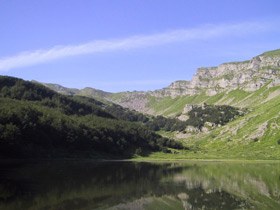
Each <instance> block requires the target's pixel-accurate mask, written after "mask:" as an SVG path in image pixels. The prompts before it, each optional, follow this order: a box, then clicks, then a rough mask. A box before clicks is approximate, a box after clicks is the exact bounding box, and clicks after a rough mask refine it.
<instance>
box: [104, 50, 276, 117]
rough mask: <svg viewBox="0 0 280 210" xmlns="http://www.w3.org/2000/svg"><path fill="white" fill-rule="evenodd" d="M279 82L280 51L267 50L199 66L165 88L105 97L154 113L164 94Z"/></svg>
mask: <svg viewBox="0 0 280 210" xmlns="http://www.w3.org/2000/svg"><path fill="white" fill-rule="evenodd" d="M278 85H280V50H274V51H269V52H266V53H263V54H261V55H258V56H256V57H253V58H252V59H251V60H247V61H243V62H229V63H223V64H221V65H219V66H217V67H202V68H198V69H197V72H196V74H195V75H194V76H193V78H192V80H190V81H187V80H179V81H175V82H173V83H171V84H170V85H169V86H168V87H166V88H163V89H159V90H155V91H148V92H137V91H134V92H124V93H117V94H112V95H110V97H108V98H107V99H109V100H111V101H113V102H115V103H118V104H119V105H122V106H124V107H127V108H130V109H135V110H137V111H140V112H144V113H149V114H162V113H159V112H156V110H155V109H154V107H153V105H154V104H155V103H154V102H155V101H159V100H162V99H164V98H166V97H171V98H173V99H174V98H178V97H183V96H195V95H205V96H215V95H217V94H220V93H225V94H226V93H229V92H231V91H234V90H242V91H245V92H248V93H250V92H254V91H256V90H259V89H260V88H262V87H264V86H267V88H270V87H274V86H278Z"/></svg>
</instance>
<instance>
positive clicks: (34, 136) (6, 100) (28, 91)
mask: <svg viewBox="0 0 280 210" xmlns="http://www.w3.org/2000/svg"><path fill="white" fill-rule="evenodd" d="M0 107H1V109H0V156H2V157H27V158H28V157H47V158H52V157H89V158H90V157H103V158H129V157H131V156H133V155H134V154H138V155H146V154H148V153H149V152H152V151H161V150H162V151H168V148H176V149H183V146H182V144H181V143H179V142H176V141H174V140H172V139H168V138H164V137H162V136H160V135H158V134H156V133H155V132H154V131H152V130H151V129H148V128H147V126H145V124H144V123H143V122H145V121H146V120H148V118H147V117H145V116H143V115H142V114H134V112H130V111H128V110H125V109H122V108H120V107H119V106H117V105H112V104H104V103H101V102H99V101H96V100H94V99H89V98H85V97H72V96H64V95H60V94H58V93H56V92H54V91H52V90H50V89H48V88H46V87H44V86H43V85H40V84H35V83H32V82H28V81H24V80H21V79H17V78H13V77H5V76H1V77H0ZM114 107H118V109H119V110H118V111H117V108H116V109H115V108H114ZM140 118H141V119H140Z"/></svg>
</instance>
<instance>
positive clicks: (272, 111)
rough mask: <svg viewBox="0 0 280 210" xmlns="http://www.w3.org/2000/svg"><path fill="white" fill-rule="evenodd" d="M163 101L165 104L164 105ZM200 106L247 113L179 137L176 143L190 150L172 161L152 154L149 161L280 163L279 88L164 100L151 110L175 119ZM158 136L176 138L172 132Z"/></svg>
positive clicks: (160, 155) (163, 156)
mask: <svg viewBox="0 0 280 210" xmlns="http://www.w3.org/2000/svg"><path fill="white" fill-rule="evenodd" d="M166 100H167V101H169V102H168V103H165V102H166ZM202 103H208V104H215V105H221V104H228V105H231V106H235V107H241V108H247V113H246V114H245V115H244V116H239V117H238V118H236V119H235V120H233V121H231V122H229V123H228V124H226V125H223V126H221V127H215V128H213V129H211V130H210V131H208V132H198V133H192V134H189V135H186V137H184V136H183V137H180V138H179V139H180V141H181V142H183V143H184V145H185V146H187V147H189V148H190V151H188V152H180V153H179V154H177V155H176V156H173V157H171V156H169V155H162V154H161V153H156V154H153V155H151V156H150V158H179V159H181V158H199V159H200V158H207V159H216V158H220V159H280V112H279V110H280V109H279V107H280V87H279V86H278V87H271V88H270V87H269V84H267V85H266V86H264V87H262V88H261V89H259V90H257V91H255V92H251V93H249V92H245V91H243V90H234V91H231V92H228V93H221V94H218V95H215V96H206V95H196V96H184V97H178V98H174V99H172V98H164V99H162V100H161V101H159V100H158V101H157V103H154V104H152V106H154V107H156V108H158V110H157V113H163V114H165V115H170V116H175V115H178V114H180V113H182V111H183V108H184V107H185V105H186V104H202ZM170 104H171V105H170ZM165 105H166V106H165ZM159 107H160V108H159ZM161 133H162V134H164V135H166V136H169V137H173V138H174V137H175V138H176V132H171V133H170V132H168V133H166V132H161Z"/></svg>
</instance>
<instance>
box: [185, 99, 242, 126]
mask: <svg viewBox="0 0 280 210" xmlns="http://www.w3.org/2000/svg"><path fill="white" fill-rule="evenodd" d="M188 115H189V117H190V118H189V119H188V120H187V121H186V123H187V124H188V125H192V126H194V127H197V128H199V129H201V128H202V127H203V126H204V124H205V122H211V123H214V124H215V125H225V124H226V123H228V122H229V121H231V120H232V119H234V118H235V117H236V116H241V115H243V112H241V111H239V110H238V109H237V108H235V107H232V106H227V105H221V106H214V105H208V104H204V105H203V106H194V107H193V109H192V110H191V111H189V112H188Z"/></svg>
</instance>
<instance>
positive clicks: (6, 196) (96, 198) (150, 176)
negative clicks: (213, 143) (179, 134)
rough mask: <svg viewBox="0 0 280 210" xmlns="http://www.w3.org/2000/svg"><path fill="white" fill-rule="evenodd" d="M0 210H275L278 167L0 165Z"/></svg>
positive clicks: (82, 163) (277, 206) (224, 164)
mask: <svg viewBox="0 0 280 210" xmlns="http://www.w3.org/2000/svg"><path fill="white" fill-rule="evenodd" d="M0 209H5V210H6V209H7V210H14V209H30V210H31V209H34V210H40V209H42V210H47V209H53V210H79V209H85V210H91V209H117V210H121V209H151V210H154V209H159V210H162V209H176V210H178V209H188V210H191V209H194V210H196V209H197V210H198V209H224V210H231V209H280V163H279V162H275V163H268V162H264V163H243V162H236V163H234V162H187V161H184V162H167V163H151V162H149V163H147V162H142V163H138V162H96V161H70V160H68V161H65V160H64V161H62V160H61V161H32V162H30V161H29V162H26V161H2V162H1V163H0Z"/></svg>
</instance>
